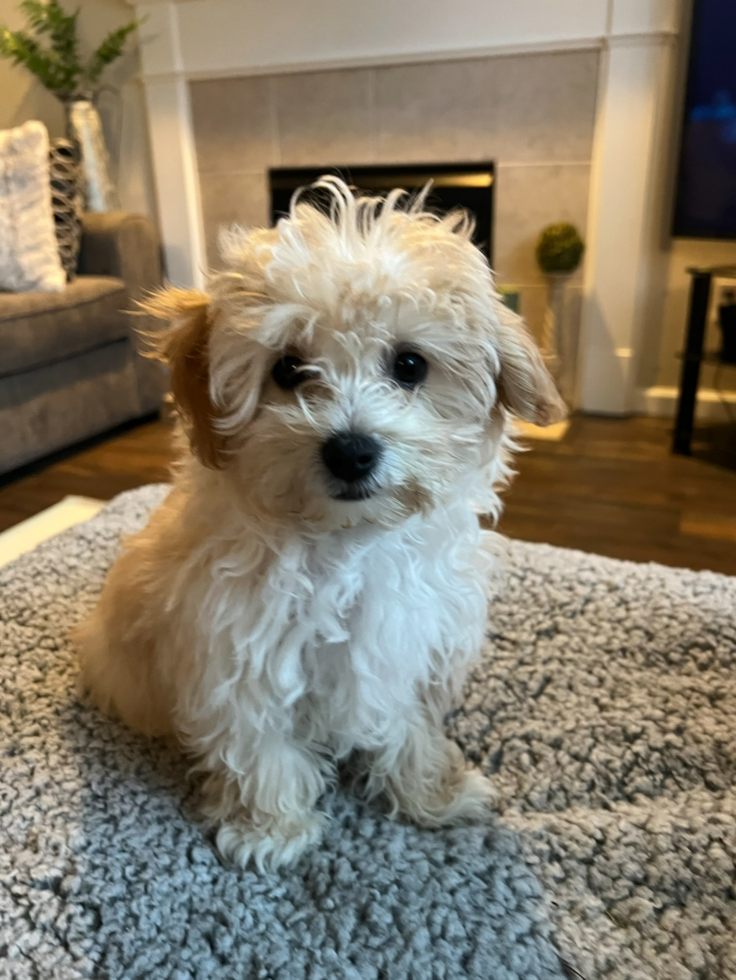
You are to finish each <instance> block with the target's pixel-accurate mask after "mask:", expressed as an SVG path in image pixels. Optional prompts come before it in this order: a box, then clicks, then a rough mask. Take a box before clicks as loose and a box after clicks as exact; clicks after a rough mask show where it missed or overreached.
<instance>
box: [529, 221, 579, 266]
mask: <svg viewBox="0 0 736 980" xmlns="http://www.w3.org/2000/svg"><path fill="white" fill-rule="evenodd" d="M584 251H585V245H584V244H583V240H582V238H581V237H580V235H579V234H578V230H577V228H576V227H575V225H571V224H568V223H567V222H564V221H562V222H560V223H559V224H556V225H549V226H548V227H547V228H545V229H544V231H543V232H542V234H541V235H540V236H539V241H538V242H537V262H538V263H539V267H540V268H541V270H542V272H547V273H554V272H573V271H574V270H575V269H577V267H578V266H579V265H580V260H581V258H582V257H583V252H584Z"/></svg>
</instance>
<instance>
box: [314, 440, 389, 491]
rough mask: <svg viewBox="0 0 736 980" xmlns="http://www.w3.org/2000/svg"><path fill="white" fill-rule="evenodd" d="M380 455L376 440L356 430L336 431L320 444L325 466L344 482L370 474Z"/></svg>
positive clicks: (351, 481) (353, 480) (378, 444)
mask: <svg viewBox="0 0 736 980" xmlns="http://www.w3.org/2000/svg"><path fill="white" fill-rule="evenodd" d="M380 455H381V446H380V443H379V442H378V440H377V439H374V438H373V436H364V435H361V434H360V433H358V432H338V433H337V435H334V436H332V437H331V438H330V439H328V440H327V442H325V443H324V445H323V446H322V460H323V462H324V464H325V466H326V467H327V469H328V470H329V471H330V473H332V475H333V476H336V477H337V478H338V480H345V482H346V483H355V482H356V480H363V479H365V477H367V476H370V474H371V473H372V472H373V470H374V469H375V467H376V463H377V462H378V459H379V457H380Z"/></svg>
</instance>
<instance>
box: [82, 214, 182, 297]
mask: <svg viewBox="0 0 736 980" xmlns="http://www.w3.org/2000/svg"><path fill="white" fill-rule="evenodd" d="M82 232H83V233H82V246H81V249H80V252H79V272H80V273H87V274H88V275H93V276H117V277H118V278H119V279H122V280H123V282H124V283H125V285H126V286H127V287H128V297H129V300H130V305H131V308H133V303H134V302H135V301H136V300H139V299H141V297H142V296H143V295H144V294H145V293H146V292H147V291H149V290H151V289H156V288H157V287H158V286H160V285H161V284H162V282H163V274H162V269H161V250H160V246H159V241H158V235H157V234H156V229H155V228H154V226H153V224H152V222H151V221H149V219H148V218H144V217H143V216H142V215H139V214H128V213H127V212H126V211H108V212H105V213H103V214H98V213H93V212H86V213H85V214H83V215H82Z"/></svg>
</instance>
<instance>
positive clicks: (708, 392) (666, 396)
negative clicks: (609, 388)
mask: <svg viewBox="0 0 736 980" xmlns="http://www.w3.org/2000/svg"><path fill="white" fill-rule="evenodd" d="M677 398H678V389H677V388H675V386H674V385H671V386H668V385H655V386H653V387H652V388H639V389H637V392H636V405H635V409H636V411H637V412H638V413H639V414H640V415H653V416H656V417H658V418H674V417H675V411H676V409H677ZM729 413H730V414H729ZM695 417H696V419H698V420H699V421H701V422H728V421H730V420H731V419H733V418H736V391H716V390H715V388H701V389H700V390H699V391H698V403H697V406H696V409H695Z"/></svg>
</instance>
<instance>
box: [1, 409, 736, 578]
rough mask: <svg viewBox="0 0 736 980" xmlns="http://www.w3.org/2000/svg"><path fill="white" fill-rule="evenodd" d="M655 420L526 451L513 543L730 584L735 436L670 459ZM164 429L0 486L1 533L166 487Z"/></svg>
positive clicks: (584, 430) (586, 422)
mask: <svg viewBox="0 0 736 980" xmlns="http://www.w3.org/2000/svg"><path fill="white" fill-rule="evenodd" d="M670 429H671V423H670V422H668V421H666V420H662V419H645V418H631V419H605V418H591V417H582V416H576V417H574V418H573V420H572V423H571V426H570V430H569V431H568V433H567V435H566V436H565V438H564V439H563V440H562V441H561V442H557V443H555V442H533V443H528V445H529V446H530V450H529V452H527V453H524V454H522V455H521V456H519V457H518V459H517V469H518V476H517V477H516V479H515V481H514V483H513V484H512V486H511V488H510V490H509V491H508V492H507V493H506V509H505V512H504V516H503V518H502V520H501V524H500V530H502V531H503V532H504V533H505V534H508V535H510V536H511V537H517V538H523V539H525V540H528V541H545V542H548V543H550V544H556V545H561V546H564V547H569V548H580V549H582V550H584V551H593V552H598V553H599V554H604V555H610V556H612V557H614V558H629V559H632V560H634V561H657V562H662V563H663V564H666V565H675V566H685V567H689V568H696V569H702V568H709V569H712V570H713V571H719V572H725V573H727V574H736V426H725V425H724V426H720V427H713V428H711V429H708V430H701V431H700V432H699V434H698V437H697V439H696V440H695V443H694V454H693V456H692V457H682V456H673V455H671V453H670V448H669V446H670ZM170 431H171V430H170V424H169V423H168V422H166V421H162V420H156V421H149V422H146V423H144V424H142V425H139V426H137V427H135V428H130V429H128V430H126V431H120V432H117V433H115V434H113V435H112V436H111V437H108V438H106V439H103V440H98V441H97V442H95V443H94V444H89V445H86V446H84V447H82V448H79V449H77V450H76V451H74V452H72V453H69V454H66V455H65V456H63V457H61V458H57V459H55V460H54V461H52V462H50V463H48V464H47V465H43V466H40V467H34V468H33V469H32V470H31V471H26V472H25V473H23V474H21V475H20V476H18V477H16V478H14V479H8V478H7V477H6V478H5V479H4V481H3V485H1V486H0V530H2V529H4V528H7V527H10V526H12V525H13V524H15V523H17V522H18V521H22V520H25V518H27V517H30V516H31V515H33V514H35V513H37V512H38V511H40V510H43V509H44V508H46V507H50V506H51V505H52V504H54V503H56V502H57V501H58V500H61V499H62V498H63V497H64V496H66V495H67V494H81V495H84V496H89V497H99V498H101V499H108V498H110V497H113V496H114V495H115V494H116V493H119V492H121V491H122V490H129V489H132V488H133V487H136V486H139V485H141V484H144V483H152V482H157V481H161V480H166V479H167V473H168V466H169V463H170V462H171V459H172V455H171V449H170Z"/></svg>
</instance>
